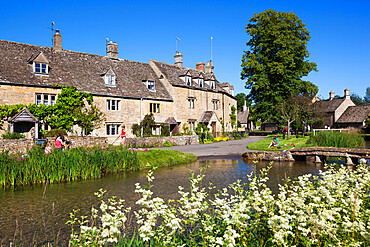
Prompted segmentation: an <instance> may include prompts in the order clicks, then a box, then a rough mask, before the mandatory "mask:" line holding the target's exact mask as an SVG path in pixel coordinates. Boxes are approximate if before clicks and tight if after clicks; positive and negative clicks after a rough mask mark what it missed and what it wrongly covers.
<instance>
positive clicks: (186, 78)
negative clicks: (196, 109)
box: [185, 75, 192, 86]
mask: <svg viewBox="0 0 370 247" xmlns="http://www.w3.org/2000/svg"><path fill="white" fill-rule="evenodd" d="M191 82H192V80H191V76H188V75H187V76H185V83H186V85H187V86H191Z"/></svg>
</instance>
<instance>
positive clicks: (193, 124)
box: [189, 121, 195, 132]
mask: <svg viewBox="0 0 370 247" xmlns="http://www.w3.org/2000/svg"><path fill="white" fill-rule="evenodd" d="M189 130H190V131H191V132H194V130H195V121H189Z"/></svg>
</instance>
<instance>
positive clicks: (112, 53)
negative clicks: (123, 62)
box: [107, 41, 118, 59]
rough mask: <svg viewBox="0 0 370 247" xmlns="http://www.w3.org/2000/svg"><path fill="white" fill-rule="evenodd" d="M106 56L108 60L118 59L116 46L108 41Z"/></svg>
mask: <svg viewBox="0 0 370 247" xmlns="http://www.w3.org/2000/svg"><path fill="white" fill-rule="evenodd" d="M107 56H108V57H109V58H113V59H118V44H117V43H115V42H112V41H110V42H109V43H108V44H107Z"/></svg>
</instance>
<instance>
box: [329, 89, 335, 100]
mask: <svg viewBox="0 0 370 247" xmlns="http://www.w3.org/2000/svg"><path fill="white" fill-rule="evenodd" d="M332 99H334V92H333V91H331V92H329V100H332Z"/></svg>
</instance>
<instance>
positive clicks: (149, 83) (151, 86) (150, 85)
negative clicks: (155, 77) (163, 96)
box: [147, 81, 155, 91]
mask: <svg viewBox="0 0 370 247" xmlns="http://www.w3.org/2000/svg"><path fill="white" fill-rule="evenodd" d="M147 87H148V90H149V91H155V83H154V81H147Z"/></svg>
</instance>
